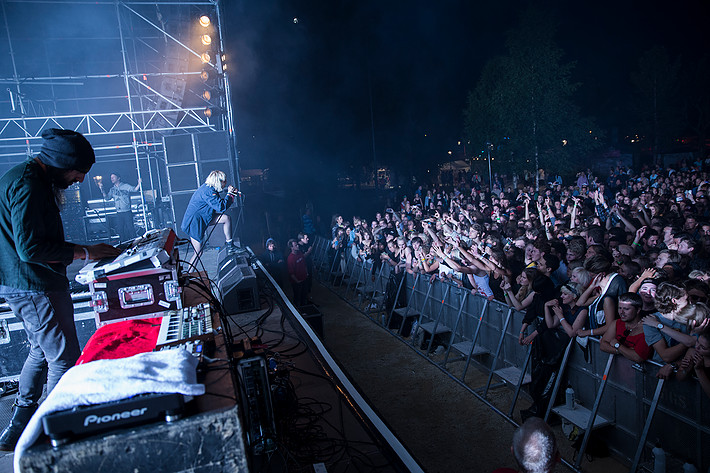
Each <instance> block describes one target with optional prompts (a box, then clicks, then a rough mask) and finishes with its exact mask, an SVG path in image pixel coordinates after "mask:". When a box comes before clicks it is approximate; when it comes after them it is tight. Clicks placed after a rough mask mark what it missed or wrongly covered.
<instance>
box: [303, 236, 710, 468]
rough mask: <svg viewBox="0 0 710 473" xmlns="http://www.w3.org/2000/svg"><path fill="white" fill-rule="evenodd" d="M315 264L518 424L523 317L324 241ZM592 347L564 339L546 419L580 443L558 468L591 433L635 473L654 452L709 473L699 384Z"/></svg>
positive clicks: (325, 278)
mask: <svg viewBox="0 0 710 473" xmlns="http://www.w3.org/2000/svg"><path fill="white" fill-rule="evenodd" d="M314 261H315V265H314V266H315V271H316V273H317V274H316V276H317V277H318V278H319V279H320V281H322V282H324V283H327V284H328V285H329V286H330V287H331V288H332V289H333V290H334V291H336V293H338V294H339V295H340V296H341V297H342V298H343V300H345V301H346V302H348V303H350V304H351V305H352V306H353V307H355V308H356V309H358V310H359V311H361V312H362V313H364V314H365V315H367V316H368V317H370V318H371V319H372V320H373V322H375V323H378V324H380V325H382V326H384V327H385V328H387V329H388V330H389V331H390V333H392V335H393V336H395V337H397V338H399V339H400V340H402V341H403V342H404V343H407V344H408V345H409V346H410V347H412V348H413V349H414V350H416V351H417V352H418V353H419V354H420V355H422V356H424V357H426V358H427V359H428V360H429V361H431V362H432V363H434V364H436V365H437V366H439V368H441V369H442V370H444V371H445V372H446V373H447V374H448V375H449V376H450V377H452V378H453V379H455V380H456V381H458V382H459V383H460V384H461V385H462V386H464V387H466V388H467V389H468V390H469V391H471V392H472V393H473V394H475V395H476V396H477V397H479V398H480V399H481V400H483V401H484V402H486V403H487V404H488V405H489V406H490V407H492V408H493V409H494V410H495V411H496V412H498V413H500V414H501V415H503V416H504V417H506V418H507V420H508V421H510V422H512V423H513V424H516V422H515V420H514V419H513V413H514V411H515V407H516V404H517V401H518V399H519V397H520V395H521V393H523V392H524V389H523V388H524V386H525V385H526V384H528V383H530V379H531V378H530V359H531V353H532V351H531V346H527V347H525V346H521V345H520V344H519V343H518V334H519V328H520V326H521V324H522V319H523V315H524V314H523V313H522V312H519V311H516V310H514V309H513V308H512V307H509V306H508V305H506V304H504V303H502V302H499V301H496V300H491V301H489V300H487V299H486V298H484V297H481V296H480V295H478V294H472V293H471V291H469V290H467V289H464V288H460V287H457V286H456V285H454V284H452V283H450V282H444V281H440V280H438V279H434V280H433V281H432V278H431V277H430V276H429V275H425V274H414V275H413V274H408V273H406V272H404V273H400V274H395V272H394V270H393V269H392V267H391V266H390V265H389V264H387V263H380V264H378V262H372V261H358V259H356V258H353V257H352V256H351V255H350V252H349V251H348V250H347V249H343V250H341V251H337V250H334V249H332V248H330V241H328V240H326V239H324V238H320V237H317V238H316V239H315V242H314ZM588 341H589V350H588V356H589V358H588V360H585V358H584V354H583V352H582V350H581V348H580V346H579V345H578V344H577V343H576V342H575V340H574V339H573V340H571V341H570V343H569V345H568V346H567V349H566V350H565V354H564V357H563V359H562V362H561V366H560V369H559V375H558V376H557V378H556V381H555V386H554V390H553V395H552V400H551V401H550V404H549V406H548V408H547V410H546V412H545V419H547V418H548V417H549V416H550V413H552V412H554V413H555V414H557V415H558V416H559V417H560V418H561V419H562V421H563V422H564V423H569V424H572V425H574V426H576V427H577V428H578V430H579V431H580V432H581V434H580V435H583V437H582V443H581V446H580V448H579V451H578V452H577V453H576V455H575V458H572V459H565V460H564V463H565V464H567V465H568V466H569V467H571V468H572V469H573V470H576V471H580V468H581V465H582V462H583V461H584V458H585V449H586V447H587V445H588V444H589V441H590V439H591V438H592V434H595V435H599V436H601V437H603V439H604V441H605V443H606V444H607V445H608V447H609V449H610V450H612V451H613V452H615V454H616V455H618V456H619V457H620V459H622V460H625V461H626V462H627V463H628V464H629V465H630V466H631V468H630V471H631V472H635V471H638V470H640V469H649V465H651V466H652V463H653V457H652V455H651V449H652V448H653V447H654V446H656V445H660V446H661V447H662V448H663V449H664V451H666V452H667V453H668V454H669V456H670V457H671V458H670V460H669V463H668V465H669V467H668V471H673V470H674V469H675V467H677V469H680V468H681V467H680V465H681V464H682V463H684V462H687V463H689V464H693V465H695V467H696V468H697V469H698V471H709V472H710V449H708V448H707V447H708V446H710V399H709V398H708V397H707V396H705V395H704V393H703V392H702V390H701V388H700V384H699V383H698V382H697V381H695V380H687V381H683V382H679V381H676V380H671V381H670V382H668V383H665V382H664V381H663V380H659V379H657V378H656V372H657V371H658V368H659V367H660V365H658V364H657V363H654V362H646V363H644V364H643V365H639V364H634V363H632V362H631V361H629V360H627V359H626V358H624V357H623V356H613V355H609V354H607V353H604V352H602V351H601V350H600V349H599V346H598V345H599V340H598V339H595V338H591V337H590V338H589V339H588ZM471 364H475V365H476V366H477V367H478V368H479V369H481V370H483V371H484V372H485V373H486V374H487V381H486V383H485V385H482V386H470V385H469V382H467V381H466V375H467V373H468V372H469V369H470V366H471ZM563 383H564V384H563ZM568 385H569V386H571V387H572V389H573V390H574V393H575V405H574V407H573V408H569V407H568V406H566V405H565V404H564V403H563V404H561V405H556V404H555V401H556V399H557V398H558V397H559V396H558V394H559V393H560V392H561V391H564V390H565V388H566V387H567V386H568ZM501 386H509V387H511V388H513V389H512V390H513V395H512V400H511V402H510V404H509V405H507V406H500V405H495V403H494V402H493V400H491V399H490V396H489V395H490V393H491V390H492V389H496V388H499V387H501ZM703 447H705V448H703ZM674 465H675V467H674ZM650 469H652V468H650Z"/></svg>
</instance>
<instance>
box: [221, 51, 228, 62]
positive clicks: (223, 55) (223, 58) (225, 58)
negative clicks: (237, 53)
mask: <svg viewBox="0 0 710 473" xmlns="http://www.w3.org/2000/svg"><path fill="white" fill-rule="evenodd" d="M226 60H227V55H226V54H224V53H222V61H226Z"/></svg>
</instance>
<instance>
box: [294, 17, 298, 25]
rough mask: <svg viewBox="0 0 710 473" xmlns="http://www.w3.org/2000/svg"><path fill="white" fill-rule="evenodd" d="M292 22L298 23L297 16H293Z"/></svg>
mask: <svg viewBox="0 0 710 473" xmlns="http://www.w3.org/2000/svg"><path fill="white" fill-rule="evenodd" d="M293 24H294V25H297V24H298V17H297V16H294V17H293Z"/></svg>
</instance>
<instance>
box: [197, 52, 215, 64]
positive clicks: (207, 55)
mask: <svg viewBox="0 0 710 473" xmlns="http://www.w3.org/2000/svg"><path fill="white" fill-rule="evenodd" d="M200 59H201V60H202V62H203V63H208V62H210V60H211V59H212V58H211V57H210V53H202V54H200Z"/></svg>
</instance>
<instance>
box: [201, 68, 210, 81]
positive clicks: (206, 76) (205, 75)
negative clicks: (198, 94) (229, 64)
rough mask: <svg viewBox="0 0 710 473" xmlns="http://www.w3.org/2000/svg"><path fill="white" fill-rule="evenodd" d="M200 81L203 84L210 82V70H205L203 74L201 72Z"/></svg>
mask: <svg viewBox="0 0 710 473" xmlns="http://www.w3.org/2000/svg"><path fill="white" fill-rule="evenodd" d="M200 79H202V82H207V81H208V80H210V73H209V71H208V70H206V69H203V70H202V72H200Z"/></svg>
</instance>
